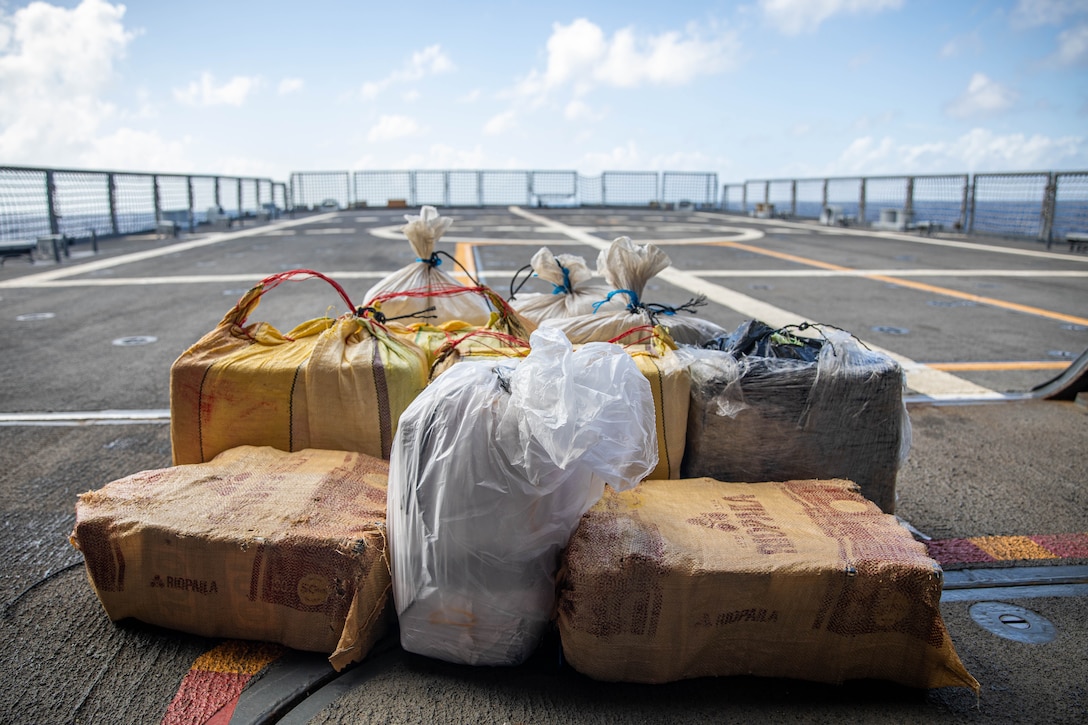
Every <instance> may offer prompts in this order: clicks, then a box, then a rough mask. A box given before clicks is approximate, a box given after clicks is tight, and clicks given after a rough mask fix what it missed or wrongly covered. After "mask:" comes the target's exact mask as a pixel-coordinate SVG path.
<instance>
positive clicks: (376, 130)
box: [366, 116, 423, 143]
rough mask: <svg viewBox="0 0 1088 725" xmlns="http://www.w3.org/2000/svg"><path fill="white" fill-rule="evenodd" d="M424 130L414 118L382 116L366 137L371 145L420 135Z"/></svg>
mask: <svg viewBox="0 0 1088 725" xmlns="http://www.w3.org/2000/svg"><path fill="white" fill-rule="evenodd" d="M422 130H423V129H422V128H421V127H420V125H419V123H417V122H416V120H415V119H414V118H410V117H408V116H382V117H381V118H379V119H378V122H377V123H376V124H374V125H373V126H371V128H370V131H369V132H368V133H367V135H366V140H367V141H370V142H371V143H375V142H379V141H392V140H393V139H398V138H404V137H406V136H415V135H418V134H419V133H421V132H422Z"/></svg>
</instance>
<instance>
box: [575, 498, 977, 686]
mask: <svg viewBox="0 0 1088 725" xmlns="http://www.w3.org/2000/svg"><path fill="white" fill-rule="evenodd" d="M942 581H943V576H942V572H941V569H940V567H939V565H938V564H937V562H935V561H934V560H933V559H930V558H929V557H928V555H927V554H926V549H925V547H924V546H923V545H922V544H920V543H918V542H915V541H914V540H913V539H912V538H911V536H910V534H909V533H908V532H907V530H906V529H905V528H903V527H902V526H900V525H899V524H898V523H897V522H896V520H895V517H893V516H890V515H888V514H884V513H882V512H881V511H880V510H879V509H878V508H877V507H876V505H875V504H873V503H872V502H870V501H867V500H866V499H865V498H863V497H862V496H861V495H860V494H859V493H858V490H857V486H856V485H854V484H853V483H851V482H849V481H843V480H829V481H816V480H812V481H789V482H779V483H758V484H743V483H723V482H720V481H715V480H713V479H708V478H702V479H683V480H679V481H645V482H643V483H642V484H640V485H639V486H638V487H636V488H634V489H631V490H629V491H626V492H623V493H614V492H611V491H609V492H607V493H606V495H605V497H604V498H603V499H602V500H601V501H600V502H598V504H597V505H596V506H594V507H593V508H592V509H590V511H589V512H588V513H586V514H585V515H584V516H583V517H582V521H581V523H580V525H579V527H578V529H577V531H575V533H574V536H573V537H572V538H571V541H570V544H569V546H568V547H567V550H566V552H565V555H564V573H563V574H562V576H561V579H560V599H559V608H558V617H559V633H560V637H561V639H562V643H563V652H564V654H565V656H566V658H567V660H568V661H569V662H570V664H571V665H572V666H573V667H574V668H575V669H576V670H578V671H579V672H582V673H583V674H586V675H588V676H590V677H593V678H595V679H599V680H607V681H624V682H645V683H662V682H671V681H675V680H681V679H686V678H694V677H706V676H726V675H757V676H764V677H789V678H798V679H804V680H814V681H818V682H829V683H841V682H844V681H846V680H853V679H865V678H875V679H884V680H891V681H894V682H898V683H901V684H903V685H907V686H911V687H920V688H935V687H946V686H962V687H969V688H972V689H973V690H974V691H975V692H976V693H977V692H978V689H979V685H978V682H977V681H976V680H975V679H974V678H973V677H972V676H971V675H970V674H968V672H967V671H966V670H965V669H964V667H963V665H962V663H961V662H960V660H959V657H958V656H957V654H956V652H955V649H954V648H953V645H952V641H951V640H950V638H949V636H948V632H947V630H946V629H945V626H944V622H943V620H942V618H941V613H940V609H939V606H938V605H939V603H940V597H941V587H942Z"/></svg>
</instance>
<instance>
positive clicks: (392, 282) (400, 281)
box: [365, 206, 491, 326]
mask: <svg viewBox="0 0 1088 725" xmlns="http://www.w3.org/2000/svg"><path fill="white" fill-rule="evenodd" d="M404 218H405V219H406V220H407V221H408V223H407V224H406V225H404V227H403V232H404V235H405V236H406V237H408V243H409V244H411V245H412V250H413V251H414V252H415V253H416V259H415V261H414V262H412V263H411V264H408V265H406V266H404V267H402V268H401V269H398V270H397V271H396V272H393V273H392V274H390V275H388V276H387V277H385V278H384V279H382V280H381V281H380V282H378V283H377V284H376V285H374V286H373V287H371V288H370V290H369V291H367V293H366V297H365V299H366V300H367V302H366V304H367V306H372V305H374V301H375V299H377V298H380V300H381V304H380V310H381V313H382V314H383V315H385V317H386V319H390V320H391V319H393V318H395V317H411V316H418V315H426V316H428V317H430V318H432V319H434V320H435V321H436V322H435V324H439V325H441V324H443V323H446V322H449V321H451V320H460V321H461V322H465V323H468V324H469V325H477V326H483V325H486V324H488V322H489V321H490V319H491V306H490V305H489V304H488V300H487V298H486V297H485V296H482V295H479V294H451V293H456V292H463V291H465V285H462V284H458V282H457V281H456V280H455V279H454V278H453V277H452V276H450V275H448V274H446V273H445V272H443V271H442V270H441V269H439V268H438V266H439V265H440V264H442V258H441V256H439V254H438V252H436V251H435V245H436V244H437V243H438V240H439V239H440V238H441V237H442V235H443V234H445V233H446V230H447V229H449V227H450V224H452V223H453V219H451V218H449V217H444V216H439V215H438V210H437V209H435V208H434V207H433V206H424V207H423V208H422V209H420V213H419V216H415V215H412V214H405V215H404ZM473 286H474V287H475V286H477V285H475V284H474V285H473Z"/></svg>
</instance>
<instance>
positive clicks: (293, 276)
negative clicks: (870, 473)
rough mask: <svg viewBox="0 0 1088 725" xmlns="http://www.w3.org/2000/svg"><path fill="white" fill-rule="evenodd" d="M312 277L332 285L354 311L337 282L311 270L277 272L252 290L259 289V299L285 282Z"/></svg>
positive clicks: (244, 321) (243, 322) (241, 320)
mask: <svg viewBox="0 0 1088 725" xmlns="http://www.w3.org/2000/svg"><path fill="white" fill-rule="evenodd" d="M313 277H317V278H318V279H323V280H325V281H326V282H328V283H329V284H330V285H332V287H333V289H335V290H336V292H337V294H339V295H340V299H342V300H344V302H345V303H346V304H347V306H348V310H349V311H352V312H354V311H355V305H354V304H352V301H351V297H349V296H348V293H347V292H346V291H345V290H344V288H343V287H342V286H341V285H340V283H339V282H337V281H336V280H334V279H333V278H332V277H329V276H328V275H325V274H322V273H321V272H317V271H315V270H312V269H291V270H288V271H286V272H279V273H278V274H273V275H270V276H268V277H265V278H264V279H262V280H261V281H260V282H258V283H257V284H256V285H254V287H253V289H254V290H256V289H259V290H260V292H259V293H258V294H257V296H258V297H261V296H263V295H264V294H265V293H266V292H268V291H269V290H272V289H275V288H276V287H279V286H280V285H281V284H283V283H284V282H287V281H289V280H290V281H301V280H305V279H311V278H313ZM252 291H253V290H250V292H252ZM246 294H247V295H248V294H249V292H247V293H246ZM244 299H245V297H244V296H243V298H242V300H244ZM242 300H239V301H238V305H239V306H240V305H241V304H242ZM237 324H238V326H239V327H241V326H243V325H245V324H246V318H245V317H243V318H241V319H240V320H238V323H237Z"/></svg>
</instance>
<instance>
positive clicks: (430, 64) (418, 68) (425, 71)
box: [361, 45, 455, 101]
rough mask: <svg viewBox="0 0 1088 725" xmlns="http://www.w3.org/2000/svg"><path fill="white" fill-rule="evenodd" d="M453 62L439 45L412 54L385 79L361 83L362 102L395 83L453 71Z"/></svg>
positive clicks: (408, 81)
mask: <svg viewBox="0 0 1088 725" xmlns="http://www.w3.org/2000/svg"><path fill="white" fill-rule="evenodd" d="M454 69H455V66H454V65H453V61H451V60H450V59H449V57H448V56H447V55H446V54H445V53H443V52H442V46H441V45H430V46H428V47H426V48H424V49H423V50H418V51H416V52H414V53H412V57H411V58H409V59H408V60H407V61H406V62H405V64H404V65H403V66H402V67H401V68H399V69H398V70H395V71H393V72H392V73H390V74H389V75H388V76H386V77H385V78H382V79H381V80H377V81H367V82H365V83H363V86H362V89H361V93H362V96H363V99H364V100H367V101H369V100H372V99H374V98H376V97H377V96H378V95H379V94H380V93H381V92H382V91H384V90H386V89H387V88H389V87H390V86H391V85H394V84H397V83H412V82H415V81H418V80H421V79H422V78H424V77H426V76H429V75H439V74H442V73H449V72H450V71H452V70H454Z"/></svg>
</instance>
